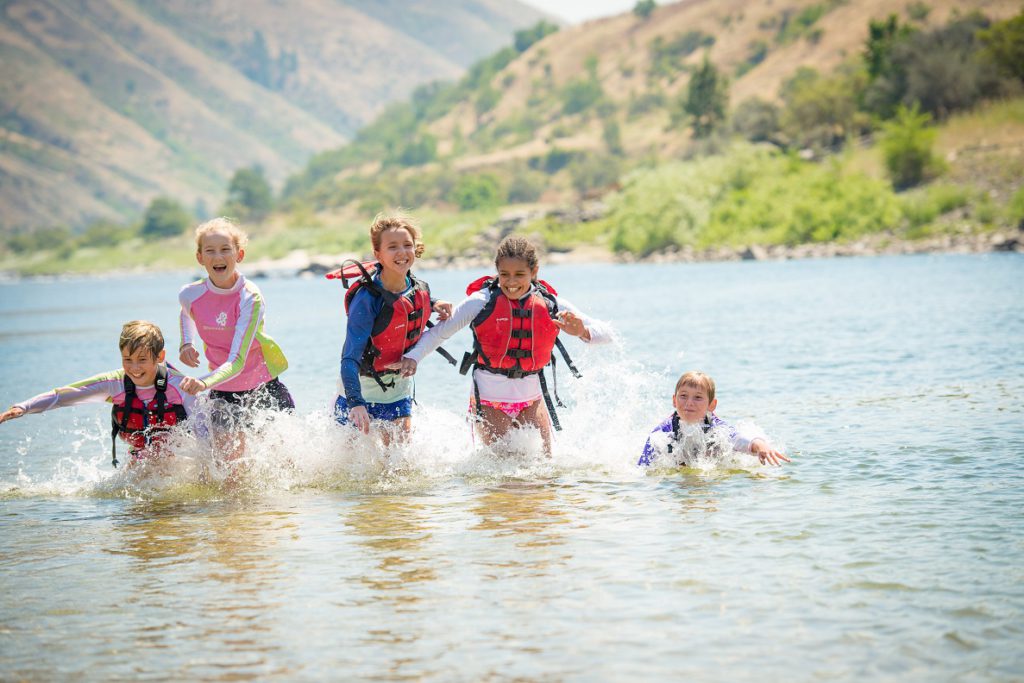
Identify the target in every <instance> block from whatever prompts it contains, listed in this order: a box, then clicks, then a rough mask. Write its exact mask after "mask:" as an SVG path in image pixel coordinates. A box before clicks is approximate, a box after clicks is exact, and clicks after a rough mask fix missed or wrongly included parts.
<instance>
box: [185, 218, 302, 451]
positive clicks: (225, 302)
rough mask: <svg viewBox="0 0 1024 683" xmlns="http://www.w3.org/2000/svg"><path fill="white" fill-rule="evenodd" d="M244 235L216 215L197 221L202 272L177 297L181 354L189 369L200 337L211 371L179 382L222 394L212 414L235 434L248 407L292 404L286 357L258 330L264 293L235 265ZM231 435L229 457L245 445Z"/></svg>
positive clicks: (242, 253)
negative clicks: (283, 375) (286, 382)
mask: <svg viewBox="0 0 1024 683" xmlns="http://www.w3.org/2000/svg"><path fill="white" fill-rule="evenodd" d="M247 241H248V236H247V235H246V234H245V233H244V232H243V231H242V230H241V229H239V227H238V226H237V225H235V224H234V223H233V222H232V221H231V220H230V219H228V218H223V217H222V218H214V219H213V220H210V221H207V222H205V223H203V224H202V225H200V226H199V227H197V228H196V260H197V261H198V262H199V264H200V265H201V266H203V268H205V269H206V274H207V277H206V278H204V279H202V280H198V281H196V282H193V283H192V284H188V285H185V286H184V287H182V289H181V292H180V294H179V295H178V299H179V301H180V302H181V348H180V350H179V358H180V359H181V362H182V363H184V364H185V365H188V366H189V367H193V368H196V367H199V352H198V351H197V350H196V348H195V346H194V341H195V339H196V337H197V336H198V337H199V338H200V339H202V341H203V348H204V351H205V354H206V360H207V363H208V365H209V372H207V373H206V374H205V375H203V376H202V377H200V378H198V379H194V378H188V379H186V380H184V381H183V382H182V388H183V389H184V390H185V391H188V392H189V393H191V394H196V393H198V392H200V391H204V390H206V389H210V396H211V398H214V399H219V400H218V401H216V402H215V404H214V408H213V412H212V415H211V417H212V420H213V422H214V424H215V425H216V426H218V427H220V428H221V431H224V430H225V429H227V428H233V429H230V431H234V432H238V429H239V427H244V426H247V419H246V415H247V413H248V411H249V410H251V409H253V408H271V409H274V410H293V409H294V408H295V402H294V401H293V400H292V397H291V394H290V393H289V392H288V388H287V387H285V385H284V384H283V383H282V382H281V380H279V379H278V375H280V374H281V373H282V372H284V371H285V369H287V367H288V361H287V360H286V359H285V357H284V354H283V353H282V352H281V349H280V348H279V347H278V345H277V344H276V343H275V342H274V340H273V339H271V338H270V337H269V336H267V335H266V334H264V332H263V316H264V303H263V295H262V294H261V293H260V290H259V288H258V287H257V286H256V285H254V284H253V283H252V282H250V281H248V280H246V279H245V276H243V275H242V274H241V273H240V272H238V270H237V266H238V264H239V263H241V262H242V260H243V259H244V258H245V245H246V242H247ZM235 439H236V441H235V444H236V447H235V448H234V451H233V454H229V459H234V458H235V457H237V456H238V455H240V454H241V452H242V450H243V449H244V446H245V444H244V440H243V438H242V434H241V433H240V432H239V433H237V434H235ZM224 445H225V444H224V443H223V442H222V444H221V446H222V447H223V446H224ZM229 450H230V449H229Z"/></svg>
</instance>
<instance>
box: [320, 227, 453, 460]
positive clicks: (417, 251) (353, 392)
mask: <svg viewBox="0 0 1024 683" xmlns="http://www.w3.org/2000/svg"><path fill="white" fill-rule="evenodd" d="M370 242H371V243H372V245H373V256H374V258H375V259H376V260H377V265H376V266H371V268H372V270H366V272H365V274H362V273H361V274H360V276H359V279H358V280H357V281H356V283H355V284H353V285H352V287H351V288H350V289H349V291H348V293H347V294H346V297H345V301H346V309H347V312H348V321H347V323H346V331H345V346H344V348H343V350H342V354H341V387H340V392H339V396H338V398H337V400H336V401H335V418H336V419H337V420H338V422H340V423H341V424H348V423H351V424H353V425H355V427H356V428H357V429H359V430H360V431H361V432H363V433H364V434H368V433H369V432H370V421H371V419H373V420H384V421H389V422H393V423H398V425H399V427H400V430H401V431H400V433H401V434H402V435H406V434H408V432H409V429H410V427H411V422H412V419H411V416H412V388H413V387H412V379H411V377H410V376H402V375H401V374H400V373H399V372H398V371H396V370H395V369H394V368H392V367H390V366H393V365H396V364H398V363H399V362H400V360H401V356H402V354H403V353H404V352H405V351H407V350H408V349H410V348H411V347H412V346H413V345H414V344H415V343H416V341H418V340H419V338H420V335H421V334H422V333H423V330H424V329H425V328H426V324H427V320H428V319H429V318H430V314H431V312H436V313H437V314H438V316H439V317H440V318H441V319H444V318H447V317H448V316H449V315H450V314H451V310H452V306H451V304H450V303H447V302H444V301H435V300H433V299H431V297H430V288H429V287H428V286H427V284H426V283H425V282H424V281H422V280H419V279H417V278H415V277H413V275H412V272H411V269H412V265H413V263H415V262H416V259H417V257H419V256H421V255H422V254H423V240H422V237H421V235H420V230H419V228H418V227H417V226H416V225H414V224H413V222H412V221H411V220H410V219H409V218H408V217H406V216H402V215H396V216H385V215H378V216H377V217H376V219H374V222H373V224H372V225H371V226H370ZM382 438H383V440H384V442H385V444H387V443H388V441H389V439H388V434H387V433H386V432H384V433H382Z"/></svg>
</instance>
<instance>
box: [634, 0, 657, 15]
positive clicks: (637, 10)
mask: <svg viewBox="0 0 1024 683" xmlns="http://www.w3.org/2000/svg"><path fill="white" fill-rule="evenodd" d="M657 6H658V3H656V2H655V1H654V0H638V2H637V3H636V4H635V5H633V14H635V15H636V16H638V17H640V18H641V19H646V18H647V17H649V16H651V13H652V12H654V10H655V8H656V7H657Z"/></svg>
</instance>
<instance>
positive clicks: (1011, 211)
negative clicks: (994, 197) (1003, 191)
mask: <svg viewBox="0 0 1024 683" xmlns="http://www.w3.org/2000/svg"><path fill="white" fill-rule="evenodd" d="M1006 217H1007V218H1008V219H1009V220H1010V222H1011V223H1014V224H1016V226H1017V227H1018V228H1020V229H1021V230H1024V187H1019V188H1017V191H1016V192H1014V193H1013V196H1012V197H1010V202H1009V203H1008V204H1007V205H1006Z"/></svg>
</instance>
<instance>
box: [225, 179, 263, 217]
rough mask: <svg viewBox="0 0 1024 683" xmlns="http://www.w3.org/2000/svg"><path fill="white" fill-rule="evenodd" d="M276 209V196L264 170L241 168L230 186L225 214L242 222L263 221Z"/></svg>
mask: <svg viewBox="0 0 1024 683" xmlns="http://www.w3.org/2000/svg"><path fill="white" fill-rule="evenodd" d="M273 208H274V195H273V192H272V191H271V189H270V183H268V182H267V179H266V177H265V176H264V175H263V168H262V167H260V166H250V167H249V168H240V169H238V170H237V171H235V174H234V175H233V176H231V182H230V183H229V184H228V200H227V204H226V205H225V207H224V209H223V213H224V214H225V215H228V216H237V217H238V218H239V219H241V220H262V219H263V218H265V217H266V216H267V214H269V213H270V211H271V209H273Z"/></svg>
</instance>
